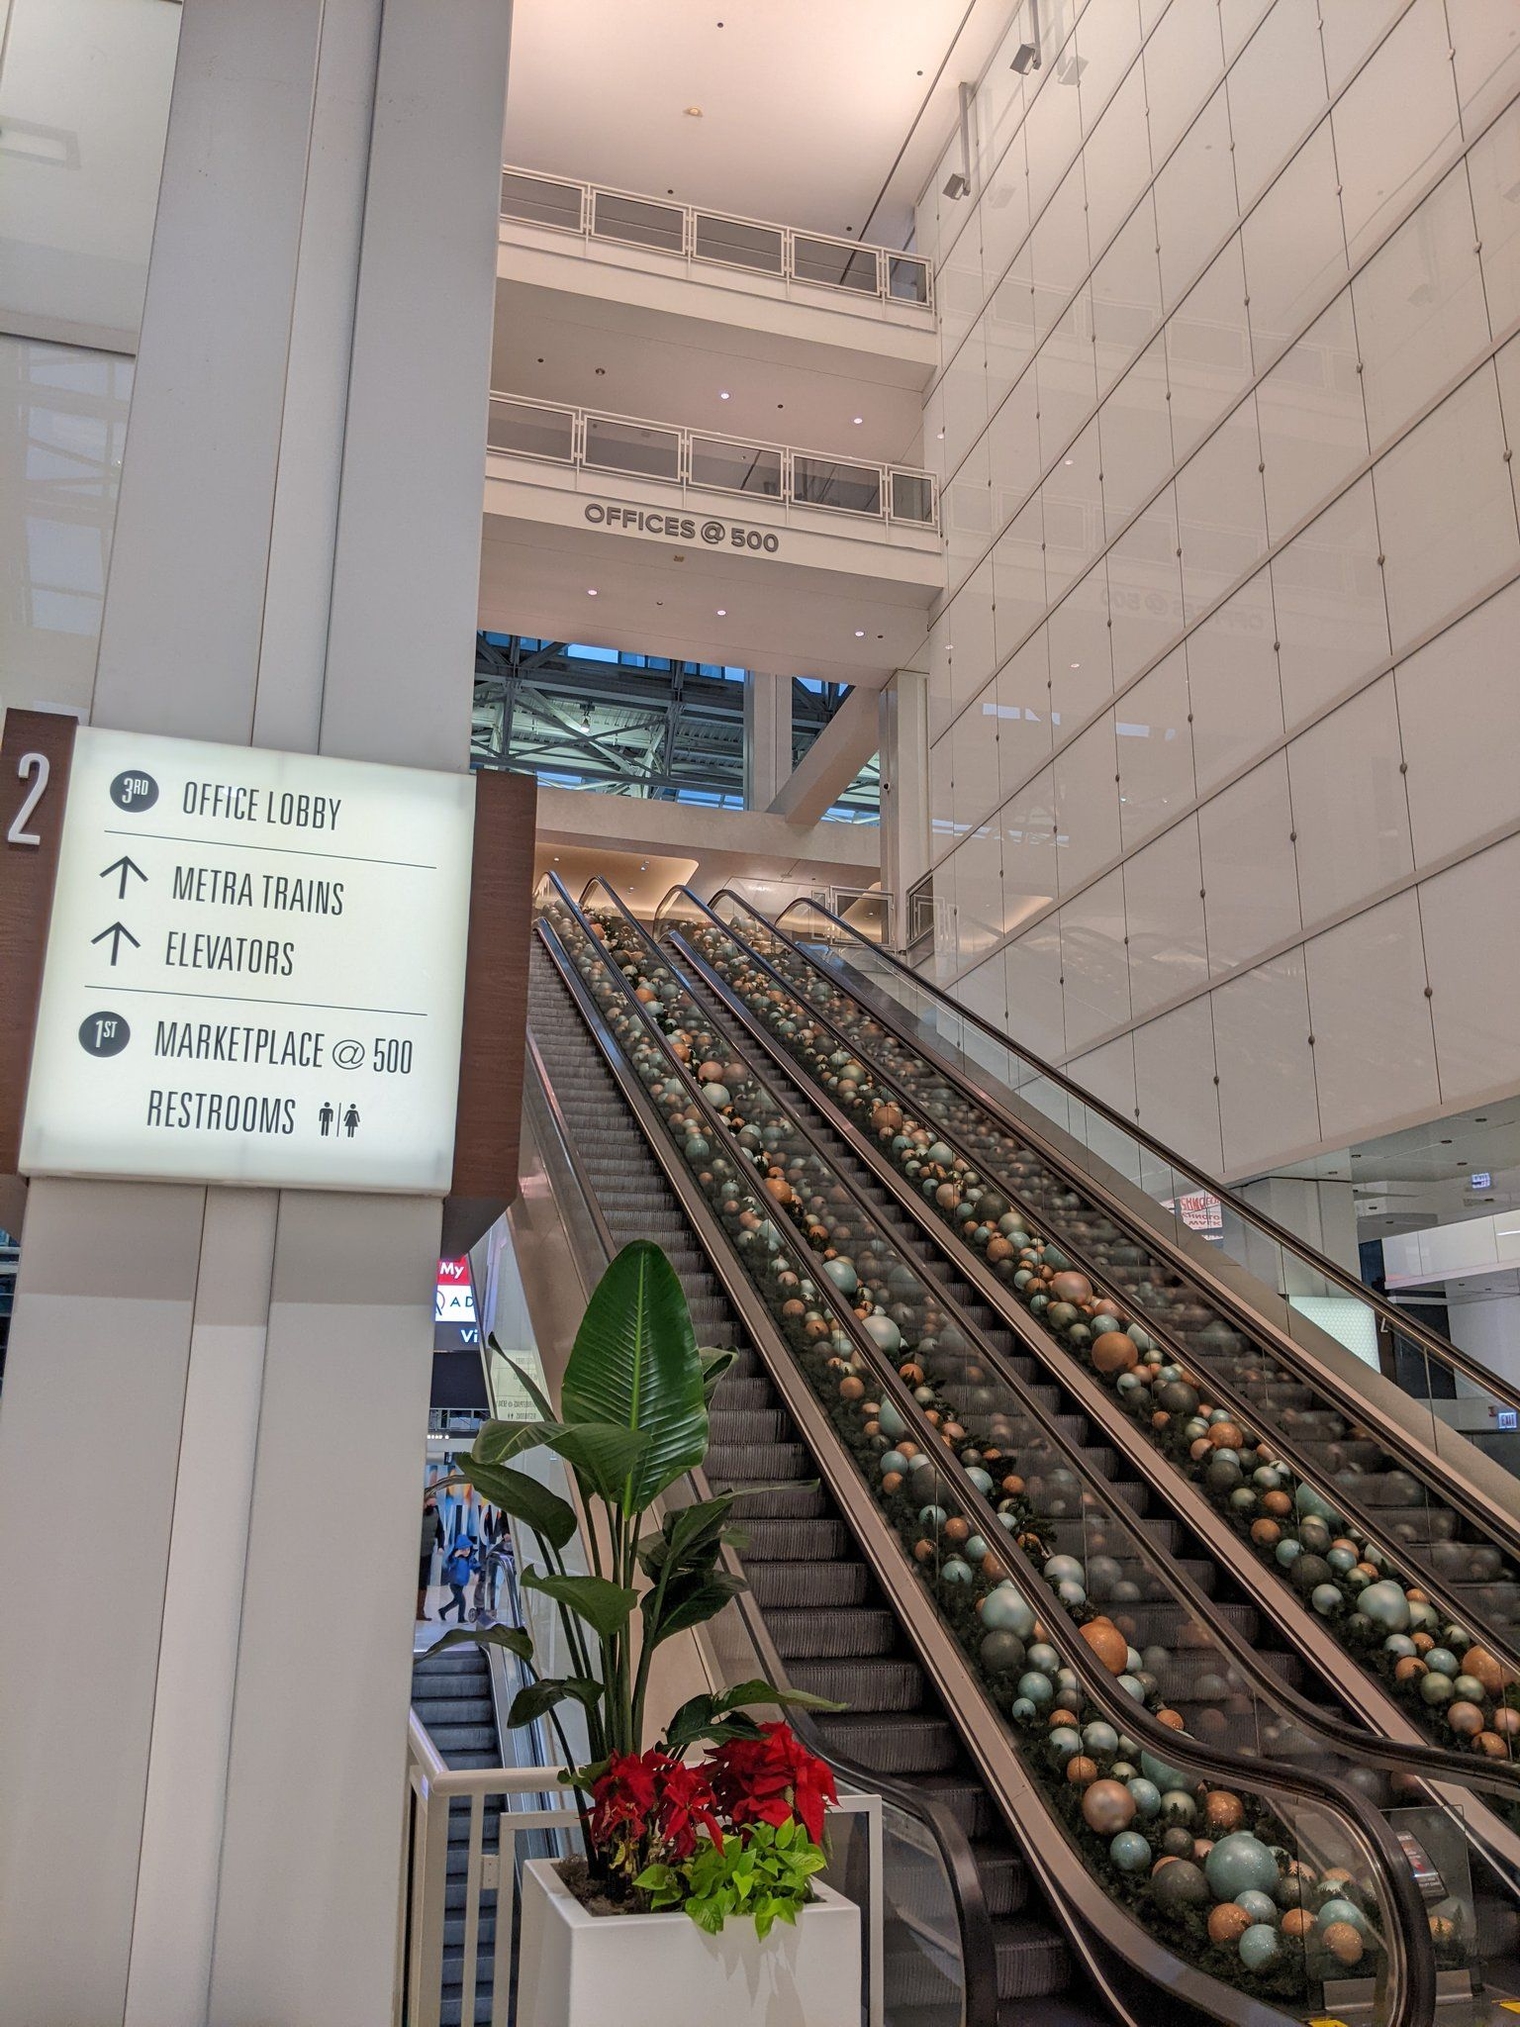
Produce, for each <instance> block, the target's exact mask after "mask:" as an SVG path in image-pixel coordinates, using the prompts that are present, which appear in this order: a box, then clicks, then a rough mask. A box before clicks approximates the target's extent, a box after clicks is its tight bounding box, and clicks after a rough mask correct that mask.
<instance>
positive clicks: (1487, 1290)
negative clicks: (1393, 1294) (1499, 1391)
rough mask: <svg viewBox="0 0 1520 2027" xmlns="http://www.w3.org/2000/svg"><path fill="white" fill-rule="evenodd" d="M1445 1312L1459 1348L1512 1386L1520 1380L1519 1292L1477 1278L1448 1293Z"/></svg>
mask: <svg viewBox="0 0 1520 2027" xmlns="http://www.w3.org/2000/svg"><path fill="white" fill-rule="evenodd" d="M1415 1313H1416V1314H1417V1315H1418V1313H1419V1312H1418V1311H1416V1312H1415ZM1446 1315H1447V1321H1448V1323H1449V1325H1450V1328H1451V1341H1452V1343H1453V1344H1454V1345H1456V1347H1457V1349H1458V1350H1459V1351H1465V1352H1466V1353H1467V1354H1468V1355H1469V1356H1470V1357H1472V1358H1475V1359H1477V1360H1479V1361H1480V1363H1482V1364H1483V1365H1486V1366H1487V1367H1488V1369H1489V1371H1490V1372H1492V1373H1496V1374H1497V1375H1498V1376H1499V1378H1501V1379H1506V1380H1508V1381H1509V1382H1510V1384H1511V1385H1512V1386H1513V1385H1515V1384H1516V1383H1517V1382H1520V1295H1516V1294H1515V1293H1514V1292H1513V1290H1512V1289H1510V1288H1506V1287H1505V1286H1504V1285H1503V1284H1502V1282H1496V1283H1495V1284H1494V1285H1492V1286H1489V1287H1485V1286H1484V1285H1483V1284H1482V1283H1481V1282H1480V1283H1479V1284H1478V1285H1477V1286H1476V1287H1473V1288H1470V1289H1468V1290H1465V1291H1464V1292H1463V1293H1462V1294H1460V1295H1457V1296H1454V1297H1449V1298H1448V1301H1447V1308H1446ZM1459 1385H1460V1382H1459ZM1464 1390H1465V1389H1464Z"/></svg>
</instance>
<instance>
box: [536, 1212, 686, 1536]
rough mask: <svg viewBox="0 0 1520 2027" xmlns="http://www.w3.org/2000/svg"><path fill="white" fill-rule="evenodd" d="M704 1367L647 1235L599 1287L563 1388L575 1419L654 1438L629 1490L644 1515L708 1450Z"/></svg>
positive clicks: (629, 1499)
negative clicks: (616, 1426) (614, 1424)
mask: <svg viewBox="0 0 1520 2027" xmlns="http://www.w3.org/2000/svg"><path fill="white" fill-rule="evenodd" d="M702 1377H703V1376H702V1361H701V1358H700V1357H699V1356H698V1353H697V1341H696V1337H695V1335H694V1334H693V1331H692V1327H691V1315H690V1312H689V1311H688V1309H687V1307H686V1297H685V1295H684V1294H683V1293H682V1290H681V1284H680V1282H679V1280H678V1279H677V1278H676V1270H675V1268H674V1267H672V1266H671V1264H670V1262H669V1260H667V1259H666V1257H665V1255H664V1254H663V1253H662V1252H661V1251H660V1249H659V1247H658V1246H656V1245H654V1244H652V1243H651V1242H650V1241H649V1240H647V1239H636V1240H635V1241H634V1242H633V1244H632V1245H629V1246H625V1247H624V1248H623V1250H622V1251H621V1252H620V1253H619V1254H618V1256H617V1258H616V1259H615V1260H613V1262H612V1263H611V1265H610V1266H609V1267H608V1269H607V1271H606V1273H605V1274H603V1276H602V1278H601V1280H600V1281H599V1282H598V1283H597V1285H596V1287H595V1288H594V1289H593V1291H592V1295H591V1300H590V1301H589V1302H588V1303H587V1305H586V1313H585V1315H584V1317H583V1318H582V1319H581V1327H580V1329H579V1330H578V1331H577V1332H576V1337H575V1345H574V1348H573V1350H572V1351H571V1353H570V1358H569V1361H568V1363H567V1365H566V1367H565V1379H564V1385H563V1386H562V1388H561V1389H560V1392H561V1399H562V1403H563V1405H562V1409H561V1412H562V1413H563V1415H564V1418H565V1420H566V1421H567V1422H617V1423H620V1424H621V1425H622V1426H623V1427H624V1428H625V1429H635V1430H638V1431H639V1432H640V1433H641V1434H643V1435H645V1436H647V1437H648V1439H649V1447H648V1449H647V1451H646V1452H645V1454H644V1457H643V1460H642V1461H641V1463H640V1464H639V1465H638V1466H637V1467H636V1468H635V1469H633V1470H632V1471H630V1473H629V1475H628V1479H627V1482H626V1484H625V1486H624V1489H623V1494H622V1504H623V1506H624V1508H625V1510H627V1511H629V1512H634V1513H641V1512H642V1511H643V1510H644V1508H645V1507H646V1506H648V1505H649V1503H650V1501H651V1500H652V1499H654V1498H656V1497H657V1496H658V1494H659V1493H661V1492H663V1491H664V1489H665V1487H666V1486H667V1485H669V1484H670V1483H671V1482H672V1481H673V1480H674V1479H676V1478H679V1477H680V1475H681V1473H682V1472H683V1471H690V1470H692V1469H693V1468H694V1467H695V1466H696V1465H698V1464H700V1463H701V1461H702V1459H703V1457H704V1456H705V1455H706V1452H707V1404H706V1402H705V1400H704V1399H703V1386H702Z"/></svg>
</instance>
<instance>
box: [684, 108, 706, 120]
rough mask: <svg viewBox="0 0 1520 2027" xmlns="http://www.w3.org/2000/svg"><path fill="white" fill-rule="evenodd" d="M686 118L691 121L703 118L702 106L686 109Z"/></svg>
mask: <svg viewBox="0 0 1520 2027" xmlns="http://www.w3.org/2000/svg"><path fill="white" fill-rule="evenodd" d="M686 117H687V119H689V120H700V119H701V117H702V108H701V107H700V106H688V107H687V108H686Z"/></svg>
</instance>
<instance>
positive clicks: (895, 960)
mask: <svg viewBox="0 0 1520 2027" xmlns="http://www.w3.org/2000/svg"><path fill="white" fill-rule="evenodd" d="M676 894H680V895H681V896H682V897H683V898H685V899H687V900H695V899H696V896H695V895H693V894H692V893H691V890H690V889H689V888H687V887H685V886H677V887H672V888H671V890H670V892H669V893H668V894H667V895H666V896H665V899H664V900H663V901H662V902H661V903H660V909H659V914H663V912H664V910H665V907H666V906H667V904H668V903H669V901H670V900H671V899H672V897H673V896H674V895H676ZM722 900H729V901H732V902H733V903H734V904H735V905H736V906H737V907H740V908H743V909H744V910H745V911H746V912H747V913H748V914H751V915H753V916H754V917H755V918H756V919H757V920H758V921H761V922H763V923H764V924H765V926H766V928H767V929H770V930H773V931H774V932H775V933H776V934H777V935H779V936H781V937H782V939H783V940H784V941H785V942H787V943H790V944H791V946H792V948H793V949H794V950H796V949H797V947H798V946H797V938H796V935H795V933H793V932H789V931H788V930H787V929H785V928H783V926H782V925H783V923H784V922H785V921H786V918H787V916H788V915H789V914H790V913H791V912H792V910H793V909H794V908H801V907H804V906H806V907H808V908H811V909H812V910H813V911H814V912H815V913H816V914H819V915H822V916H824V917H825V918H826V919H827V920H828V921H829V922H830V923H831V924H832V925H833V926H834V927H835V928H837V929H839V930H842V931H843V932H844V934H845V935H846V936H849V937H851V938H852V939H853V940H854V941H855V942H857V943H860V944H863V945H864V946H865V948H866V949H868V950H870V951H871V952H872V953H873V954H874V955H875V956H876V957H878V958H881V959H884V960H885V962H886V963H887V964H889V965H890V966H891V967H892V969H893V970H894V971H897V972H900V973H901V974H902V976H903V977H904V978H906V979H908V980H910V981H911V983H912V984H913V986H914V988H915V989H916V990H917V991H919V992H923V993H926V994H927V995H928V996H929V997H930V998H931V999H934V1000H937V1001H938V1002H939V1003H940V1004H941V1005H942V1006H943V1007H944V1008H945V1009H946V1011H947V1012H949V1013H951V1014H953V1015H954V1016H955V1018H956V1019H958V1020H964V1021H969V1022H970V1023H971V1025H972V1026H973V1027H975V1028H979V1029H980V1030H981V1031H982V1033H983V1034H984V1035H986V1036H988V1037H989V1039H990V1040H992V1041H994V1042H996V1043H997V1045H998V1046H999V1048H1004V1049H1010V1050H1012V1051H1013V1052H1014V1053H1015V1054H1016V1055H1019V1056H1022V1057H1023V1058H1024V1060H1025V1061H1026V1062H1027V1063H1029V1064H1030V1065H1031V1066H1032V1068H1034V1069H1035V1070H1037V1071H1038V1072H1039V1074H1040V1075H1041V1076H1042V1077H1048V1078H1049V1079H1050V1081H1051V1083H1053V1084H1056V1085H1059V1086H1060V1088H1061V1089H1062V1090H1063V1091H1065V1092H1066V1093H1067V1095H1068V1096H1069V1097H1071V1098H1073V1099H1075V1100H1076V1101H1077V1102H1078V1103H1079V1104H1081V1105H1084V1106H1086V1107H1087V1108H1088V1109H1089V1110H1090V1111H1092V1112H1096V1113H1097V1114H1098V1116H1099V1117H1100V1118H1101V1119H1103V1120H1104V1121H1105V1122H1106V1123H1107V1124H1108V1125H1110V1126H1112V1127H1113V1128H1114V1129H1115V1130H1116V1131H1117V1132H1119V1133H1121V1134H1123V1135H1125V1136H1126V1137H1127V1138H1129V1139H1130V1140H1137V1141H1139V1143H1140V1144H1141V1146H1142V1147H1144V1148H1145V1150H1146V1152H1147V1153H1149V1154H1152V1155H1154V1156H1155V1157H1156V1159H1157V1160H1158V1161H1161V1162H1164V1163H1165V1164H1166V1165H1167V1166H1168V1167H1169V1168H1173V1169H1175V1170H1176V1171H1177V1173H1178V1174H1179V1175H1180V1176H1184V1177H1187V1178H1189V1179H1191V1180H1192V1181H1193V1182H1195V1183H1196V1184H1197V1185H1198V1187H1199V1188H1200V1189H1203V1190H1206V1191H1207V1192H1208V1193H1209V1194H1210V1195H1211V1196H1217V1197H1218V1198H1219V1200H1220V1202H1221V1203H1222V1204H1224V1205H1225V1206H1226V1207H1227V1208H1228V1209H1230V1210H1232V1211H1233V1212H1234V1213H1235V1215H1236V1217H1238V1218H1239V1219H1240V1220H1241V1221H1242V1223H1244V1224H1248V1225H1254V1226H1255V1227H1256V1229H1257V1230H1258V1231H1259V1232H1261V1233H1262V1234H1263V1235H1264V1236H1265V1237H1266V1238H1269V1239H1271V1240H1272V1241H1273V1242H1274V1243H1275V1244H1276V1245H1279V1246H1281V1247H1282V1248H1283V1250H1284V1251H1285V1252H1287V1253H1289V1254H1292V1255H1294V1256H1295V1257H1297V1258H1298V1259H1300V1260H1303V1261H1305V1262H1307V1264H1308V1265H1309V1266H1310V1267H1312V1268H1313V1270H1314V1271H1315V1273H1317V1274H1322V1275H1323V1276H1324V1277H1325V1279H1326V1280H1328V1281H1333V1282H1334V1283H1335V1284H1336V1285H1337V1287H1340V1288H1343V1289H1344V1290H1345V1291H1346V1293H1347V1294H1348V1295H1354V1296H1355V1297H1356V1298H1357V1300H1358V1301H1359V1302H1364V1303H1366V1305H1367V1306H1368V1308H1370V1309H1372V1310H1373V1311H1374V1312H1375V1313H1376V1315H1377V1316H1378V1318H1379V1320H1380V1321H1381V1322H1383V1323H1385V1324H1387V1326H1388V1328H1389V1329H1390V1330H1394V1331H1397V1332H1398V1334H1399V1335H1400V1336H1401V1337H1407V1338H1409V1339H1411V1340H1412V1341H1413V1342H1414V1343H1416V1344H1418V1345H1419V1347H1420V1349H1421V1350H1422V1351H1425V1352H1428V1353H1429V1354H1430V1355H1431V1357H1433V1358H1434V1359H1435V1360H1436V1361H1437V1363H1438V1364H1441V1365H1444V1366H1447V1367H1449V1368H1450V1369H1451V1370H1452V1371H1453V1372H1454V1373H1457V1374H1459V1375H1460V1376H1461V1377H1462V1378H1463V1379H1466V1380H1469V1381H1471V1383H1472V1384H1473V1385H1475V1386H1479V1387H1482V1388H1483V1389H1485V1391H1487V1392H1488V1393H1491V1394H1493V1395H1494V1396H1495V1397H1496V1398H1497V1399H1500V1400H1502V1401H1503V1402H1504V1404H1505V1405H1506V1406H1508V1407H1514V1408H1520V1383H1517V1382H1515V1381H1513V1380H1509V1379H1507V1378H1505V1376H1504V1375H1503V1374H1502V1373H1496V1372H1493V1371H1491V1370H1490V1368H1489V1367H1487V1366H1486V1365H1483V1364H1482V1363H1481V1362H1480V1361H1479V1360H1478V1359H1475V1358H1474V1357H1473V1356H1472V1354H1471V1353H1470V1352H1466V1351H1463V1350H1462V1348H1461V1346H1460V1345H1456V1344H1453V1343H1452V1342H1451V1340H1450V1339H1449V1338H1445V1337H1442V1336H1441V1334H1440V1332H1439V1331H1436V1330H1432V1329H1431V1328H1430V1326H1429V1325H1428V1324H1427V1323H1424V1322H1423V1321H1421V1319H1420V1318H1418V1317H1416V1316H1412V1315H1411V1314H1410V1312H1409V1311H1408V1310H1407V1309H1400V1308H1399V1307H1398V1305H1397V1304H1396V1303H1393V1302H1390V1301H1389V1300H1388V1298H1387V1296H1386V1295H1382V1294H1380V1293H1379V1292H1378V1291H1377V1289H1375V1288H1369V1287H1368V1286H1367V1284H1366V1283H1365V1282H1364V1281H1359V1280H1358V1279H1357V1277H1356V1276H1355V1275H1354V1274H1352V1273H1351V1272H1350V1271H1349V1270H1348V1269H1347V1268H1345V1267H1342V1266H1341V1265H1340V1264H1339V1263H1338V1262H1337V1261H1335V1260H1332V1259H1330V1258H1329V1257H1328V1256H1327V1255H1325V1254H1323V1253H1321V1252H1319V1251H1317V1250H1316V1248H1315V1247H1313V1246H1311V1245H1309V1244H1308V1242H1307V1241H1306V1240H1304V1239H1301V1238H1299V1237H1298V1236H1297V1235H1296V1234H1295V1233H1293V1232H1290V1231H1289V1230H1288V1229H1287V1227H1286V1226H1285V1225H1280V1224H1278V1222H1277V1220H1276V1219H1275V1218H1273V1217H1270V1216H1269V1215H1268V1214H1267V1213H1266V1212H1265V1211H1262V1210H1258V1209H1257V1208H1256V1206H1255V1205H1254V1204H1248V1203H1247V1202H1246V1201H1245V1199H1244V1198H1243V1197H1241V1196H1238V1195H1237V1194H1236V1192H1235V1191H1234V1190H1233V1189H1231V1187H1230V1185H1229V1184H1228V1183H1225V1182H1220V1181H1219V1179H1218V1178H1217V1177H1216V1176H1211V1175H1210V1174H1209V1173H1208V1171H1207V1170H1206V1169H1204V1168H1202V1167H1200V1166H1199V1164H1198V1163H1197V1162H1194V1161H1181V1160H1179V1159H1178V1157H1177V1155H1176V1154H1175V1153H1174V1152H1173V1151H1172V1150H1171V1149H1170V1148H1168V1147H1165V1146H1163V1145H1162V1143H1161V1142H1160V1141H1159V1140H1157V1139H1156V1137H1155V1136H1154V1134H1151V1133H1148V1132H1147V1131H1146V1129H1145V1128H1144V1127H1143V1126H1141V1125H1140V1124H1139V1122H1138V1121H1137V1120H1134V1119H1126V1118H1124V1116H1123V1115H1122V1114H1121V1113H1119V1112H1116V1111H1115V1110H1114V1108H1113V1106H1111V1105H1110V1104H1108V1103H1107V1102H1106V1100H1104V1099H1102V1098H1100V1097H1098V1096H1097V1094H1096V1093H1095V1092H1092V1091H1088V1090H1085V1089H1084V1088H1083V1086H1082V1085H1080V1084H1078V1083H1076V1082H1074V1080H1073V1079H1072V1078H1070V1077H1068V1076H1067V1075H1066V1074H1065V1072H1064V1071H1062V1070H1058V1069H1056V1068H1055V1067H1054V1066H1053V1065H1052V1064H1050V1063H1047V1062H1046V1061H1045V1059H1044V1058H1043V1057H1042V1056H1037V1055H1036V1054H1035V1052H1034V1051H1033V1049H1030V1048H1027V1047H1026V1046H1025V1045H1024V1043H1023V1042H1015V1041H1013V1040H1012V1039H1011V1038H1010V1037H1009V1036H1008V1035H1006V1034H1004V1033H1001V1032H1000V1031H999V1030H998V1029H997V1028H995V1027H994V1026H993V1025H992V1023H991V1021H989V1020H987V1019H986V1018H985V1017H984V1016H983V1015H982V1014H979V1013H977V1012H976V1010H975V1009H974V1008H973V1007H969V1006H963V1005H962V1004H961V1003H960V1001H959V1000H957V999H953V998H952V997H951V995H950V994H949V993H947V992H946V991H945V990H944V989H943V987H941V986H939V985H936V984H935V983H934V982H933V980H931V979H927V978H925V977H924V976H923V974H922V973H921V972H917V971H915V970H914V969H913V967H912V965H910V964H905V963H904V962H903V960H902V959H901V958H900V957H898V956H897V955H896V954H895V952H893V951H890V950H888V949H886V948H885V947H884V946H883V945H882V944H879V943H873V942H872V940H871V938H870V937H869V936H863V935H862V934H861V932H860V931H859V930H858V929H856V928H854V927H853V926H852V925H851V924H850V923H848V922H846V921H844V920H842V919H841V917H839V916H838V915H836V914H834V912H833V911H832V909H829V908H826V907H824V905H823V904H822V902H820V901H814V900H811V899H802V900H795V901H791V902H789V903H788V904H787V906H786V907H785V908H783V909H782V910H781V912H780V913H779V914H778V915H777V916H776V918H775V920H774V921H772V920H770V919H769V918H768V917H767V916H765V915H762V914H761V913H760V910H759V909H758V908H757V907H755V905H754V903H753V902H752V901H748V900H746V899H745V897H744V896H743V895H742V894H739V893H736V892H735V891H734V889H733V888H732V887H720V888H719V889H718V891H717V893H715V894H714V895H713V897H712V904H711V905H712V906H714V907H716V904H717V903H718V902H719V901H722ZM698 905H699V906H701V905H703V904H702V903H698ZM656 919H658V915H657V918H656ZM798 955H799V956H801V957H802V958H803V959H804V960H805V961H806V962H808V963H813V964H814V969H815V970H818V971H819V973H820V975H821V976H827V974H826V973H825V972H823V970H822V967H821V966H819V965H817V964H816V963H814V960H813V959H811V958H809V957H808V954H807V952H806V951H805V950H798ZM871 1011H872V1012H873V1014H874V1013H876V1012H877V1011H878V1009H876V1008H874V1007H873V1008H872V1010H871ZM903 1039H908V1037H903ZM941 1067H943V1068H944V1069H946V1070H948V1071H951V1073H952V1074H956V1073H955V1072H954V1067H953V1065H950V1064H948V1063H943V1064H942V1065H941ZM958 1081H964V1080H962V1079H958ZM977 1095H978V1097H979V1098H980V1099H982V1100H984V1101H986V1100H987V1099H988V1096H989V1094H988V1093H986V1092H979V1093H978V1094H977ZM994 1109H995V1110H999V1111H1000V1110H1001V1107H998V1106H996V1105H995V1103H994ZM1010 1124H1013V1125H1014V1126H1015V1127H1016V1128H1017V1130H1018V1131H1019V1132H1021V1133H1022V1132H1025V1131H1027V1127H1026V1125H1025V1123H1024V1122H1023V1121H1012V1120H1011V1121H1010Z"/></svg>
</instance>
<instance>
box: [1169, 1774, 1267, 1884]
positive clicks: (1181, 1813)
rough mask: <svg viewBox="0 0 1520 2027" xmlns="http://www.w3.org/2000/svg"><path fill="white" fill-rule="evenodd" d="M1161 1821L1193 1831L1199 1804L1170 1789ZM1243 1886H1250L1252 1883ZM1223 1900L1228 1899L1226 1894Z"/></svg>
mask: <svg viewBox="0 0 1520 2027" xmlns="http://www.w3.org/2000/svg"><path fill="white" fill-rule="evenodd" d="M1161 1820H1162V1822H1163V1823H1165V1824H1167V1825H1168V1826H1170V1827H1172V1828H1177V1829H1183V1830H1191V1829H1192V1827H1193V1825H1194V1823H1196V1822H1197V1820H1198V1804H1197V1803H1196V1802H1195V1801H1194V1800H1193V1798H1192V1796H1191V1795H1190V1794H1188V1793H1187V1792H1186V1790H1185V1789H1182V1788H1168V1789H1167V1790H1166V1792H1165V1793H1164V1794H1163V1795H1162V1797H1161ZM1242 1883H1243V1884H1247V1885H1249V1884H1250V1883H1251V1882H1250V1881H1244V1882H1242ZM1223 1898H1225V1899H1228V1898H1229V1896H1228V1895H1227V1894H1226V1895H1224V1896H1223Z"/></svg>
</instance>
